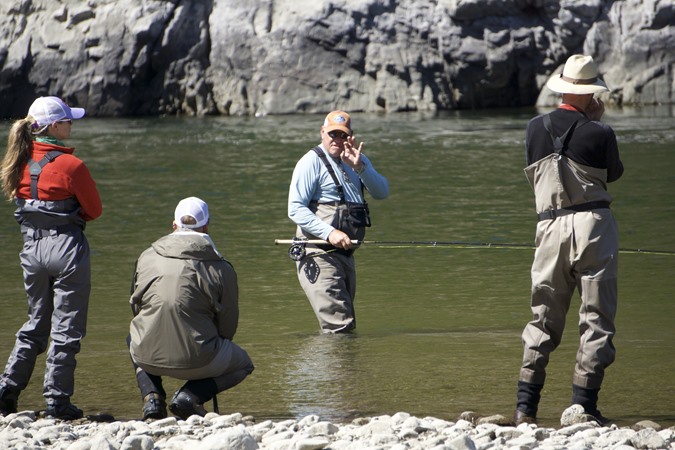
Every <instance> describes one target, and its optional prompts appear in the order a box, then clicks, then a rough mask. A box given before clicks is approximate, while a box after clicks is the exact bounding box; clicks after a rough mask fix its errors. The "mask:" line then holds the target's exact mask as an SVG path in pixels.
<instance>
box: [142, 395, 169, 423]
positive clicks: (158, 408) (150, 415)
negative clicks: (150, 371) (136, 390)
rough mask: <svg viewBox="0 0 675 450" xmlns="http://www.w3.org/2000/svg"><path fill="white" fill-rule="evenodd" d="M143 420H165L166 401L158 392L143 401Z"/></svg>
mask: <svg viewBox="0 0 675 450" xmlns="http://www.w3.org/2000/svg"><path fill="white" fill-rule="evenodd" d="M143 401H144V402H145V403H144V404H143V420H148V419H164V418H166V416H167V413H166V401H165V399H164V397H162V396H161V395H159V394H158V393H156V392H151V393H149V394H148V395H146V396H145V398H144V399H143Z"/></svg>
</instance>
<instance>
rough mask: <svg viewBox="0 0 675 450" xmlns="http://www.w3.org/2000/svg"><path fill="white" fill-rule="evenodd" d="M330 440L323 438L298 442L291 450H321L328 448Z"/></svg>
mask: <svg viewBox="0 0 675 450" xmlns="http://www.w3.org/2000/svg"><path fill="white" fill-rule="evenodd" d="M329 444H330V439H328V438H325V437H310V438H303V439H300V440H298V441H297V442H296V443H295V445H294V447H293V449H294V450H321V449H322V448H326V447H328V445H329Z"/></svg>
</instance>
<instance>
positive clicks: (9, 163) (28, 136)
mask: <svg viewBox="0 0 675 450" xmlns="http://www.w3.org/2000/svg"><path fill="white" fill-rule="evenodd" d="M32 119H33V118H32V117H26V118H25V119H19V120H17V121H15V122H14V123H13V124H12V128H11V129H10V131H9V138H8V139H7V152H6V153H5V157H4V158H3V159H2V168H1V169H0V178H2V190H3V192H4V193H5V195H6V196H7V198H8V199H9V200H12V199H13V198H14V197H15V196H16V191H17V189H18V187H19V182H20V181H21V177H22V176H23V168H24V166H25V165H26V164H27V163H28V160H29V159H30V157H31V154H32V148H33V134H32V132H31V130H32V128H31V125H32V122H33V120H32Z"/></svg>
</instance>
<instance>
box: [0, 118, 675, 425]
mask: <svg viewBox="0 0 675 450" xmlns="http://www.w3.org/2000/svg"><path fill="white" fill-rule="evenodd" d="M535 113H536V111H535V110H534V109H518V110H498V111H475V112H455V113H446V114H440V115H425V114H417V113H414V114H413V113H410V114H407V113H405V114H403V113H401V114H393V115H372V114H370V115H369V114H354V127H355V129H356V133H357V137H358V138H359V139H361V140H364V141H365V149H364V152H365V153H366V154H367V155H368V156H369V158H370V159H371V160H372V161H373V163H374V164H375V166H376V168H377V169H378V170H379V171H380V172H381V173H382V174H384V175H385V176H386V177H387V178H388V179H389V183H390V188H391V195H390V198H389V199H387V200H383V201H375V200H372V199H371V200H370V204H371V213H372V220H373V227H372V228H371V229H370V230H369V234H368V236H367V238H368V239H369V240H377V241H442V242H450V241H452V242H458V241H459V242H469V243H500V244H519V245H523V247H519V246H518V247H514V248H501V247H492V248H488V247H483V246H479V247H478V248H467V247H461V246H435V247H432V246H412V245H400V246H376V245H371V246H369V245H364V246H363V248H361V249H360V250H359V251H358V252H357V254H356V257H357V267H358V274H359V286H358V294H357V299H356V308H357V315H358V329H357V331H356V332H355V333H354V334H352V335H348V336H322V335H320V334H319V333H318V325H317V322H316V319H315V318H314V315H313V313H312V312H311V309H310V307H309V304H308V303H307V300H306V298H305V297H304V294H303V292H302V290H301V288H300V286H299V284H298V281H297V278H296V275H295V266H294V263H293V262H292V261H291V260H290V259H289V258H288V256H287V246H278V245H274V240H275V239H284V238H291V237H292V235H293V233H294V227H293V225H292V224H291V222H290V221H289V220H288V219H287V217H286V198H287V189H288V183H289V181H290V177H291V172H292V170H293V167H294V165H295V162H296V161H297V159H298V158H300V157H301V156H302V154H304V153H305V152H306V151H307V150H308V149H309V148H311V147H312V146H314V145H315V144H317V143H318V141H319V127H320V125H321V123H322V120H323V117H322V116H299V115H291V116H273V117H263V118H230V117H228V118H225V117H207V118H176V117H165V118H131V119H129V118H126V119H106V120H104V119H93V118H92V119H85V120H82V121H78V122H76V123H75V124H74V125H73V138H72V139H71V140H70V141H69V142H68V143H69V144H70V145H72V146H74V147H76V148H77V153H76V154H77V155H79V157H80V158H82V159H83V160H84V161H85V162H86V163H87V165H88V166H89V167H90V170H91V172H92V173H93V175H94V178H95V179H96V180H97V183H98V186H99V189H100V192H101V195H102V198H103V201H104V214H103V216H102V217H101V218H100V219H98V220H96V221H95V222H92V223H90V224H89V226H88V227H87V236H88V238H89V241H90V244H91V248H92V270H93V291H92V295H91V306H90V315H89V325H88V335H87V337H86V339H85V340H84V342H83V346H82V351H81V353H80V354H79V357H78V368H77V372H76V383H77V384H76V393H75V396H74V398H73V401H74V402H75V403H76V404H77V405H78V406H80V407H82V408H83V409H84V410H85V413H86V414H93V413H110V414H113V415H114V416H115V417H117V418H120V419H130V418H138V417H140V415H141V407H142V403H141V400H140V398H139V394H138V390H137V387H136V383H135V377H134V374H133V371H132V368H131V365H130V363H129V356H128V353H127V349H126V345H125V336H126V334H127V332H128V324H129V320H130V318H131V310H130V307H129V305H128V298H129V286H130V279H131V274H132V271H133V265H134V261H135V259H136V258H137V256H138V255H139V254H140V252H141V251H142V250H144V249H145V248H146V247H147V246H148V245H149V244H150V243H151V242H153V241H154V240H155V239H157V238H159V237H160V236H162V235H163V234H166V233H168V232H170V227H171V221H172V214H173V209H174V207H175V205H176V203H177V202H178V200H180V199H181V198H183V197H186V196H190V195H196V196H199V197H201V198H203V199H204V200H206V201H207V202H208V203H209V205H210V209H211V214H212V219H211V226H210V232H211V236H212V238H213V240H214V241H215V243H216V245H217V246H218V248H219V250H220V251H221V253H223V254H224V255H225V256H226V257H227V258H228V259H229V260H230V261H231V262H232V263H233V264H234V266H235V268H236V270H237V273H238V275H239V283H240V309H241V319H240V323H239V332H238V334H237V336H236V338H235V340H236V342H238V343H239V344H240V345H241V346H242V347H244V348H245V349H246V350H248V352H249V353H250V355H251V357H252V359H253V361H254V363H255V365H256V370H255V372H254V373H253V374H252V375H251V376H250V377H249V378H248V379H247V380H245V381H244V382H243V383H242V384H241V385H239V386H237V387H235V388H234V389H233V390H231V391H230V392H227V393H222V394H220V396H219V402H220V405H219V406H220V412H221V413H231V412H241V413H243V414H248V415H252V416H254V417H256V419H258V420H263V419H267V418H273V419H281V418H298V417H302V416H305V415H308V414H319V415H320V416H321V417H322V418H324V419H325V420H331V421H337V422H340V421H347V420H350V419H352V418H354V417H357V416H369V415H380V414H394V413H396V412H398V411H406V412H409V413H411V414H414V415H416V416H419V417H424V416H435V417H439V418H444V419H447V420H455V419H456V418H457V416H458V415H459V414H460V413H461V412H463V411H467V410H473V411H476V412H477V413H479V414H481V415H492V414H504V415H507V416H510V415H511V414H512V411H513V408H514V403H515V387H516V383H517V376H518V369H519V365H520V357H521V352H522V349H521V344H520V333H521V331H522V328H523V326H524V325H525V323H526V322H527V321H528V320H529V317H530V312H529V290H530V284H529V269H530V264H531V261H532V256H533V250H532V249H531V248H528V247H527V246H528V245H529V244H532V242H533V238H534V227H535V217H534V215H533V198H532V194H531V191H530V189H529V186H528V185H527V182H526V180H525V177H524V175H523V171H522V169H523V165H524V128H525V125H526V123H527V120H528V119H529V118H530V117H531V116H532V115H534V114H535ZM674 115H675V114H674V111H673V108H672V107H658V108H645V109H640V110H622V111H608V112H607V113H606V116H605V121H606V122H607V123H609V124H610V125H612V126H613V127H614V129H615V130H616V133H617V136H618V140H619V146H620V151H621V157H622V160H623V162H624V165H625V167H626V171H625V174H624V176H623V178H622V179H621V180H619V181H618V182H616V183H613V184H612V185H610V191H611V192H612V194H613V195H614V196H615V201H614V203H613V206H612V208H613V210H614V212H615V215H616V217H617V220H618V223H619V229H620V244H621V247H622V248H626V249H631V248H643V249H655V250H668V251H675V233H673V231H672V230H673V223H674V222H675V202H673V190H674V189H673V188H675V120H674V119H673V117H674ZM2 125H3V126H2V131H1V132H0V138H1V139H2V140H3V142H6V134H7V130H8V128H9V123H3V124H2ZM12 210H13V208H12V204H10V203H7V202H3V203H2V205H1V207H0V239H1V242H2V246H0V260H1V261H2V262H1V263H0V318H1V322H2V327H1V328H0V360H1V362H0V364H4V361H6V358H7V357H8V355H9V353H10V351H11V348H12V345H13V339H14V337H13V335H14V333H15V332H16V331H17V330H18V329H19V327H20V326H21V324H22V323H23V321H24V320H25V317H26V316H25V313H26V304H25V294H24V291H23V285H22V281H21V280H22V278H21V277H22V275H21V271H20V268H19V264H18V252H19V249H20V246H21V238H20V235H19V231H18V226H17V225H16V223H15V222H14V221H13V218H12ZM674 288H675V256H674V255H671V256H661V255H654V254H644V253H643V254H635V253H628V252H625V253H622V254H621V256H620V279H619V296H620V299H619V301H620V307H619V312H618V317H617V328H618V333H617V335H616V338H615V344H616V347H617V350H618V353H617V360H616V362H615V363H614V365H613V366H611V367H610V368H609V369H608V371H607V376H606V379H605V383H604V386H603V389H602V391H601V393H600V408H601V410H602V412H603V414H604V415H606V416H608V417H610V418H612V419H614V420H615V421H616V422H617V423H618V424H620V425H621V424H631V423H634V422H635V421H637V420H640V419H651V420H655V421H657V422H660V423H661V424H663V425H666V426H670V425H673V424H675V377H673V376H672V374H673V373H674V372H675V346H674V344H673V342H675V326H674V325H673V320H674V318H675V302H674V301H673V300H674V299H673V292H674V291H675V289H674ZM578 303H579V299H578V296H575V299H574V301H573V305H572V307H571V311H570V314H569V316H568V325H567V331H566V336H565V338H564V340H563V344H562V345H561V347H560V348H559V349H558V350H557V351H556V352H555V353H554V354H553V356H552V359H551V363H550V365H549V376H548V381H547V385H546V387H545V389H544V392H543V399H542V402H541V405H540V418H541V421H542V423H543V424H547V425H551V426H554V425H556V424H557V423H558V420H559V417H560V413H561V411H562V410H563V409H564V408H566V407H567V406H568V405H569V400H570V395H571V376H572V370H573V366H574V356H575V352H576V346H577V341H578V333H577V331H576V323H577V315H576V310H577V309H578ZM43 373H44V356H42V357H41V358H40V359H39V361H38V366H37V367H36V371H35V373H34V375H33V379H32V381H31V384H30V385H29V387H28V389H27V390H26V391H24V393H23V394H22V396H21V398H20V407H21V409H35V410H37V409H42V408H43V403H42V397H41V383H42V377H43ZM178 386H179V383H178V382H177V381H175V380H171V379H167V380H166V387H167V388H168V389H167V390H169V389H175V388H177V387H178ZM207 407H208V408H211V405H210V404H208V405H207Z"/></svg>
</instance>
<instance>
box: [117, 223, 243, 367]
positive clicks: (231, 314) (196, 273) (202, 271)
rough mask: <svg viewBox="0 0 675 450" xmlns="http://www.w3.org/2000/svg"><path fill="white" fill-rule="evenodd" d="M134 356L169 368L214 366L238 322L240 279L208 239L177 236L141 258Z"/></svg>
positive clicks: (184, 234) (135, 301) (134, 299)
mask: <svg viewBox="0 0 675 450" xmlns="http://www.w3.org/2000/svg"><path fill="white" fill-rule="evenodd" d="M132 289H133V291H132V294H131V300H130V302H131V305H132V309H133V311H134V315H135V316H134V318H133V320H132V321H131V326H130V334H131V345H130V351H131V357H132V358H133V360H134V361H136V362H137V363H141V364H145V365H151V366H155V367H163V368H170V369H186V368H200V367H203V366H205V365H207V364H209V363H210V362H211V361H212V360H213V358H214V357H215V355H216V354H217V353H218V351H219V350H220V347H221V345H222V342H223V340H222V339H221V337H223V338H226V339H229V340H232V338H233V336H234V334H235V332H236V331H237V323H238V320H239V307H238V297H239V293H238V285H237V274H236V272H235V271H234V268H233V267H232V265H231V264H230V263H229V262H227V261H226V260H225V259H223V257H222V256H221V255H220V254H219V253H218V252H217V250H216V249H215V248H214V246H213V242H212V241H211V239H210V238H209V237H208V235H206V234H201V233H196V232H180V233H172V234H170V235H167V236H164V237H162V238H160V239H159V240H157V241H156V242H154V243H153V244H152V246H151V247H150V248H148V249H147V250H145V251H144V252H143V253H142V254H141V256H140V257H139V258H138V261H137V263H136V272H135V274H134V283H133V286H132Z"/></svg>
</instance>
